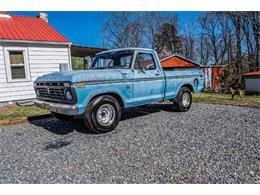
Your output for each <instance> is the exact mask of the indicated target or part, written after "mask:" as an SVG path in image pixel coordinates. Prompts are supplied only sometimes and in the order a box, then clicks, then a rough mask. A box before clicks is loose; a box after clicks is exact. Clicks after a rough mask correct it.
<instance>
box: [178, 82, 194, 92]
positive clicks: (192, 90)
mask: <svg viewBox="0 0 260 195" xmlns="http://www.w3.org/2000/svg"><path fill="white" fill-rule="evenodd" d="M183 87H187V88H188V89H189V90H190V91H191V92H194V89H193V87H192V85H191V84H185V85H183V86H182V87H181V88H183Z"/></svg>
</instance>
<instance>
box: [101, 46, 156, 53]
mask: <svg viewBox="0 0 260 195" xmlns="http://www.w3.org/2000/svg"><path fill="white" fill-rule="evenodd" d="M126 50H128V51H129V50H130V51H136V50H138V51H154V50H153V49H148V48H140V47H126V48H118V49H110V50H107V51H102V52H99V53H97V55H99V54H104V53H110V52H118V51H126Z"/></svg>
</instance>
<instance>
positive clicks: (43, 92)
mask: <svg viewBox="0 0 260 195" xmlns="http://www.w3.org/2000/svg"><path fill="white" fill-rule="evenodd" d="M69 89H70V88H68V87H65V86H64V83H60V82H59V83H58V82H37V83H35V91H36V94H37V98H39V99H45V100H49V101H54V102H64V103H69V102H68V100H67V98H66V92H67V91H68V90H69Z"/></svg>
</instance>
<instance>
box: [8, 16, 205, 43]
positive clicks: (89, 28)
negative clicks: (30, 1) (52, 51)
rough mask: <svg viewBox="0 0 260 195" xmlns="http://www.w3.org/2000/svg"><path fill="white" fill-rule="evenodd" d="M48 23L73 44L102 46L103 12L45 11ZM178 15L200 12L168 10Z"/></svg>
mask: <svg viewBox="0 0 260 195" xmlns="http://www.w3.org/2000/svg"><path fill="white" fill-rule="evenodd" d="M9 13H10V14H16V15H25V16H37V15H38V13H39V12H37V11H34V12H9ZM47 13H48V16H49V24H51V25H52V26H53V27H54V28H55V29H56V30H58V31H59V32H60V33H62V34H63V35H64V36H65V37H66V38H67V39H69V40H70V41H71V42H72V43H74V44H79V45H84V46H93V47H102V43H101V41H100V40H99V31H100V29H101V28H102V22H100V21H99V20H98V18H99V16H101V15H102V13H103V12H96V11H91V12H90V11H88V12H87V11H86V12H47ZM168 13H171V14H175V15H178V17H179V24H180V25H181V24H183V23H185V22H186V21H188V20H190V19H193V18H194V17H197V16H198V15H199V14H200V13H201V12H180V11H178V12H168Z"/></svg>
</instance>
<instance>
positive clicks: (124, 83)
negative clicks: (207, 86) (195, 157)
mask: <svg viewBox="0 0 260 195" xmlns="http://www.w3.org/2000/svg"><path fill="white" fill-rule="evenodd" d="M203 86H204V74H203V72H202V71H201V70H199V69H198V68H177V69H172V70H170V69H169V70H163V68H162V67H161V64H160V61H159V58H158V56H157V53H156V52H155V51H154V50H152V49H143V48H123V49H114V50H108V51H104V52H101V53H98V54H97V55H96V56H95V58H94V60H93V62H92V64H91V66H90V68H89V69H88V70H80V71H69V72H55V73H51V74H47V75H44V76H41V77H39V78H37V80H36V81H35V83H34V89H35V92H36V95H37V98H36V100H35V101H34V103H35V105H36V106H38V107H40V108H44V109H48V110H50V111H51V112H52V114H53V115H54V117H56V118H58V119H61V120H70V119H71V117H75V116H80V117H82V118H83V119H84V122H85V124H86V127H87V129H90V130H92V131H94V132H96V133H104V132H108V131H111V130H113V129H114V128H115V127H116V126H117V125H118V123H119V121H120V119H121V116H122V114H123V113H124V110H125V109H127V108H132V107H137V106H143V105H148V104H151V103H154V102H161V101H164V100H170V101H172V102H173V104H175V106H176V107H177V109H178V110H179V111H183V112H184V111H188V110H189V108H190V106H191V103H192V93H198V92H200V91H202V90H203Z"/></svg>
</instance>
